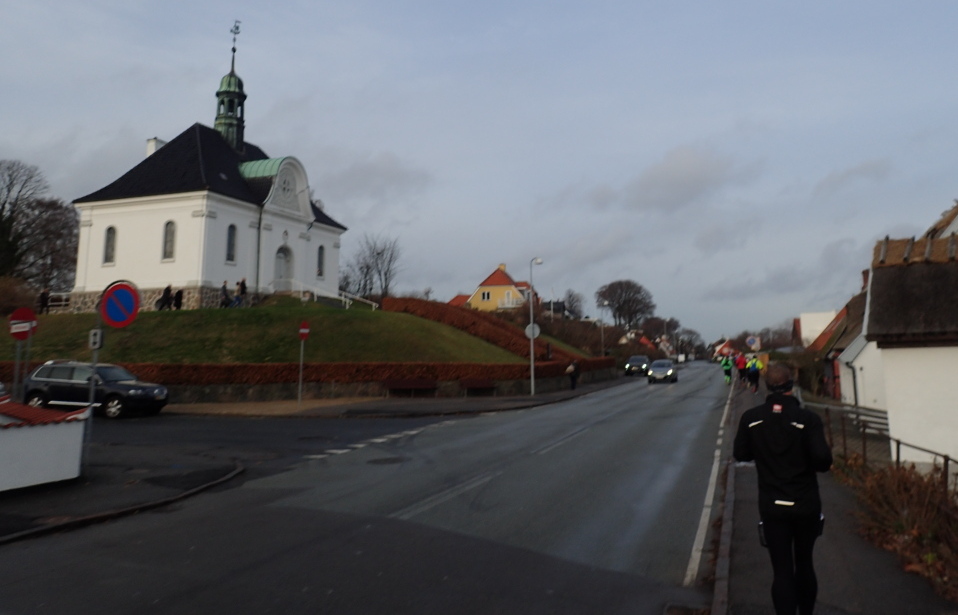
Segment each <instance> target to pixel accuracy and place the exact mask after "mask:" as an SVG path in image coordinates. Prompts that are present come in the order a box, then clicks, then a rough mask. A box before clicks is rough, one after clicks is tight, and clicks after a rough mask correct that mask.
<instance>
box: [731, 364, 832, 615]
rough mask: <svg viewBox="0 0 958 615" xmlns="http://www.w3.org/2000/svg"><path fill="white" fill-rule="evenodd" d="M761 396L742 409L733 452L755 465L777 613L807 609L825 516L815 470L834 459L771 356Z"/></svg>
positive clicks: (807, 613) (813, 417)
mask: <svg viewBox="0 0 958 615" xmlns="http://www.w3.org/2000/svg"><path fill="white" fill-rule="evenodd" d="M765 384H766V386H767V387H768V390H769V395H768V397H767V398H766V399H765V403H764V404H762V405H760V406H756V407H754V408H752V409H750V410H746V411H745V412H744V413H743V414H742V418H741V420H740V421H739V424H738V431H737V432H736V435H735V443H734V445H733V455H734V456H735V459H736V460H738V461H754V462H755V467H756V470H757V471H758V508H759V514H760V516H761V520H762V521H761V523H760V524H759V530H760V532H761V534H760V535H761V537H762V540H763V543H762V544H763V545H764V546H765V547H766V548H768V554H769V557H771V560H772V573H773V577H774V578H773V581H772V603H773V604H774V605H775V613H776V615H795V613H796V610H797V611H798V613H799V614H800V615H811V614H812V611H813V610H814V608H815V599H816V597H817V596H818V580H817V578H816V577H815V567H814V563H813V561H812V551H813V549H814V548H815V540H816V539H817V538H818V537H819V536H820V535H821V533H822V528H823V524H824V520H825V518H824V516H823V515H822V501H821V497H820V496H819V493H818V478H817V476H816V472H827V471H828V469H829V468H831V466H832V451H831V448H830V447H829V446H828V442H827V441H826V440H825V430H824V427H823V426H822V420H821V418H819V416H818V415H817V414H815V413H814V412H811V411H809V410H806V409H805V408H803V407H802V406H801V404H800V403H799V401H798V400H797V399H796V398H795V397H793V396H792V386H793V384H794V383H793V380H792V372H791V369H790V368H789V367H788V366H787V365H785V364H783V363H772V364H771V365H769V367H768V370H767V371H766V374H765Z"/></svg>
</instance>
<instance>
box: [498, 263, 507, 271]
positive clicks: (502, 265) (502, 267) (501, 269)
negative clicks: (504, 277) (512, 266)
mask: <svg viewBox="0 0 958 615" xmlns="http://www.w3.org/2000/svg"><path fill="white" fill-rule="evenodd" d="M505 270H506V264H505V263H499V271H505Z"/></svg>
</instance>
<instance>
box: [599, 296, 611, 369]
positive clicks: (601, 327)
mask: <svg viewBox="0 0 958 615" xmlns="http://www.w3.org/2000/svg"><path fill="white" fill-rule="evenodd" d="M606 307H609V302H608V301H603V302H602V303H600V304H599V339H600V340H601V342H600V344H601V346H602V356H603V357H604V356H605V322H604V321H603V320H602V308H606Z"/></svg>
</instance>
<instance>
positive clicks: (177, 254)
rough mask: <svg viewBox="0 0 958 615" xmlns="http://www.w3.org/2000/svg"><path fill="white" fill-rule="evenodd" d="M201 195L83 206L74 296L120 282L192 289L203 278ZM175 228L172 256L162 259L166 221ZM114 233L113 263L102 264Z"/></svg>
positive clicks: (153, 286) (142, 286)
mask: <svg viewBox="0 0 958 615" xmlns="http://www.w3.org/2000/svg"><path fill="white" fill-rule="evenodd" d="M202 202H203V194H202V193H190V194H185V195H182V194H181V195H175V197H171V196H160V197H150V198H145V199H136V200H121V201H108V202H100V203H83V204H80V205H78V206H77V207H78V209H79V210H80V215H81V222H80V241H79V246H78V258H77V276H76V285H75V288H74V292H99V291H102V290H103V289H104V288H106V287H107V286H108V285H109V284H110V283H112V282H114V281H116V280H129V281H130V282H133V283H134V284H135V285H136V286H137V287H139V288H141V289H151V288H163V287H165V286H166V285H167V284H172V285H173V286H174V287H181V286H186V285H190V284H191V282H193V281H194V280H196V279H197V277H198V275H199V268H198V263H199V262H201V261H200V260H199V259H198V258H197V256H196V250H197V249H198V246H201V245H202V241H201V237H202V235H201V232H202V230H201V229H202V222H201V221H200V220H199V219H197V218H194V217H193V215H192V212H193V211H196V210H197V209H201V208H202ZM169 221H172V222H173V223H174V224H175V244H174V254H173V258H171V259H164V258H163V234H164V227H165V225H166V223H167V222H169ZM109 227H113V228H114V229H116V242H115V254H114V260H113V262H112V263H105V262H104V248H105V245H106V233H107V229H108V228H109Z"/></svg>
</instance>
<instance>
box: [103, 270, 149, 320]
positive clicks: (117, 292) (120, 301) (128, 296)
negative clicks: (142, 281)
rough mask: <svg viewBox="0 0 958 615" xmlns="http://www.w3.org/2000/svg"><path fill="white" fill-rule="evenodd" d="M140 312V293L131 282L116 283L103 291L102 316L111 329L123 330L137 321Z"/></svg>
mask: <svg viewBox="0 0 958 615" xmlns="http://www.w3.org/2000/svg"><path fill="white" fill-rule="evenodd" d="M139 311H140V293H139V291H137V290H136V287H135V286H133V284H131V283H130V282H124V281H120V282H114V283H113V284H110V285H109V286H107V287H106V290H104V291H103V298H102V299H100V316H101V317H102V318H103V322H105V323H106V324H108V325H110V326H111V327H116V328H118V329H119V328H122V327H125V326H127V325H129V324H131V323H132V322H133V321H134V320H136V315H137V313H138V312H139Z"/></svg>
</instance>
